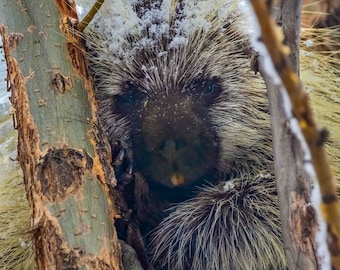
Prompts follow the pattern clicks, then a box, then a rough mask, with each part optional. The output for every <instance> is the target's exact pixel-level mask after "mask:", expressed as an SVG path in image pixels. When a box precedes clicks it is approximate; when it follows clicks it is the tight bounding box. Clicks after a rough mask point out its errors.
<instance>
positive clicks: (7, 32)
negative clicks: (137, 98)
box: [0, 0, 121, 269]
mask: <svg viewBox="0 0 340 270" xmlns="http://www.w3.org/2000/svg"><path fill="white" fill-rule="evenodd" d="M0 18H1V19H0V24H1V25H2V26H1V28H0V33H1V35H2V39H3V45H4V52H5V58H6V63H7V68H8V83H9V88H10V89H11V94H12V96H11V102H12V104H13V107H14V109H15V122H16V126H17V129H18V157H19V162H20V164H21V167H22V169H23V175H24V183H25V187H26V191H27V198H28V200H29V203H30V209H31V226H32V234H33V243H34V250H35V254H36V263H37V267H38V269H80V268H88V269H119V268H120V266H121V261H120V257H121V256H120V246H119V244H118V240H117V235H116V232H115V229H114V225H113V224H114V223H113V218H114V216H115V215H117V213H116V211H115V207H114V202H113V201H111V199H110V196H109V190H108V184H109V185H112V186H113V185H114V184H115V180H114V174H113V171H112V169H111V166H110V159H111V158H110V153H109V152H107V150H106V149H108V148H109V147H108V144H107V142H106V141H105V139H104V136H103V134H102V132H101V130H100V129H99V125H98V123H97V114H96V107H95V100H94V96H93V89H92V81H91V79H90V77H89V76H88V74H87V72H86V70H87V68H86V60H85V58H84V54H83V52H84V49H83V48H82V47H81V44H80V41H79V40H78V39H77V38H76V37H74V36H72V35H71V33H72V32H73V31H72V30H71V29H70V22H73V21H75V20H76V19H77V18H76V14H75V11H74V2H73V1H63V0H56V1H42V2H40V4H37V2H36V1H5V0H1V2H0ZM18 218H20V217H18Z"/></svg>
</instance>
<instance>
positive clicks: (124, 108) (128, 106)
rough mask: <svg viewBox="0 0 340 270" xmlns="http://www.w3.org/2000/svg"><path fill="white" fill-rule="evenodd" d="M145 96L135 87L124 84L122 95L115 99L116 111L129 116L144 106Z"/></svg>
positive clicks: (129, 83) (128, 83) (127, 83)
mask: <svg viewBox="0 0 340 270" xmlns="http://www.w3.org/2000/svg"><path fill="white" fill-rule="evenodd" d="M146 100H147V95H146V94H145V93H143V92H141V91H140V90H139V89H138V87H137V86H136V85H134V84H133V83H131V82H126V84H125V85H124V94H122V95H117V96H116V97H115V106H116V110H117V111H118V112H120V113H121V114H124V115H126V114H131V113H133V112H135V111H136V110H137V109H138V108H140V107H141V106H143V105H144V103H145V101H146Z"/></svg>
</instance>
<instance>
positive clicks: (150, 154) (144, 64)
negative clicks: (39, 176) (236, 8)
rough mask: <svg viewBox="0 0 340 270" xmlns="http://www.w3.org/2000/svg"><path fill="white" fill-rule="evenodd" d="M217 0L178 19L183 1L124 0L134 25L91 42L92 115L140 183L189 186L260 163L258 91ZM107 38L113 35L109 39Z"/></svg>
mask: <svg viewBox="0 0 340 270" xmlns="http://www.w3.org/2000/svg"><path fill="white" fill-rule="evenodd" d="M222 2H224V1H219V2H218V4H216V6H217V7H219V8H216V9H214V8H213V9H212V8H211V7H210V8H209V11H206V13H207V14H206V15H204V14H203V15H202V14H193V15H192V14H191V15H190V16H192V17H191V18H186V17H185V16H188V15H187V14H186V7H187V5H188V4H186V5H184V6H183V5H181V3H179V2H177V1H163V2H160V1H154V2H153V3H154V4H153V5H151V6H147V8H141V6H136V5H131V6H130V8H132V10H128V12H129V14H130V12H131V13H132V14H135V17H134V18H133V19H131V18H127V19H126V20H127V21H129V22H131V21H133V20H134V19H135V20H136V24H135V25H134V26H132V27H130V28H129V34H126V35H125V38H124V39H123V37H124V35H122V34H120V33H118V32H119V30H120V29H113V33H111V36H112V37H113V41H111V40H109V41H107V44H106V45H107V47H105V46H106V45H105V46H104V47H105V48H104V49H101V50H100V49H99V50H98V49H97V51H101V55H99V56H98V57H97V59H94V60H93V61H94V63H93V64H94V65H92V66H94V67H95V74H94V75H95V79H96V80H97V81H98V83H96V85H97V88H98V91H97V92H98V98H99V100H100V110H101V120H102V122H103V124H104V127H105V128H106V129H107V131H108V132H109V139H110V141H111V144H112V145H113V144H114V142H116V141H117V140H118V141H120V142H121V143H122V145H123V146H124V147H126V148H127V149H128V151H129V153H131V156H132V159H133V162H134V163H135V164H134V165H135V166H136V169H137V170H138V171H141V172H142V173H143V175H144V176H145V177H146V179H148V181H154V182H159V183H162V184H164V185H166V186H170V187H172V186H178V185H195V183H198V182H200V180H205V179H208V178H209V174H210V173H211V172H212V171H214V170H218V171H220V172H221V173H222V174H224V175H240V174H243V173H247V172H253V170H254V168H255V167H256V168H260V169H261V167H264V166H265V163H266V161H267V157H263V156H262V155H261V154H262V153H269V152H270V151H267V150H268V149H269V148H270V146H269V143H268V142H269V141H270V140H269V139H268V138H266V136H267V137H268V130H265V131H264V130H263V126H264V125H263V123H264V122H267V121H268V116H267V114H266V113H264V112H263V110H264V108H265V106H266V105H264V104H265V101H264V100H265V99H264V95H263V90H262V89H261V91H259V89H256V83H252V84H253V85H252V88H253V89H252V88H250V87H249V82H248V81H247V80H248V79H249V78H250V77H251V75H249V74H250V70H249V60H248V59H246V58H245V57H244V54H243V52H242V42H243V41H244V37H243V35H242V34H240V33H238V32H237V29H236V28H235V27H236V26H235V25H236V24H235V23H234V21H233V20H237V16H236V15H235V14H232V12H231V11H230V10H229V8H230V7H229V5H222V4H221V3H222ZM169 3H170V6H166V5H167V4H169ZM176 3H177V4H176ZM188 3H189V2H188ZM190 3H191V2H190ZM192 3H194V4H193V6H192V7H190V8H191V9H193V10H196V11H197V12H201V13H202V12H203V11H202V10H205V9H206V8H207V7H200V6H199V4H200V3H201V5H202V4H205V5H207V3H205V1H198V2H196V1H193V2H192ZM192 3H191V4H192ZM195 5H197V6H195ZM219 5H220V6H219ZM171 6H176V7H177V11H176V12H174V10H172V9H171ZM222 8H223V13H222V12H221V10H222ZM171 10H172V12H173V13H171V12H170V11H171ZM167 12H168V13H167ZM169 12H170V13H169ZM119 15H120V16H121V14H119ZM208 15H209V16H208ZM129 16H130V15H129ZM205 16H206V17H205ZM224 16H225V17H228V16H229V19H228V20H226V21H225V20H224V19H225V18H224ZM195 18H200V20H201V21H197V22H196V21H195ZM202 19H203V20H204V21H202ZM233 23H234V24H233ZM184 25H186V26H184ZM188 25H189V26H188ZM113 28H114V26H113ZM134 29H139V30H136V31H137V32H136V33H133V31H134ZM104 32H105V31H104ZM104 34H105V33H104ZM116 37H117V38H118V39H119V38H121V39H122V40H121V41H120V42H121V43H120V46H117V47H114V46H113V45H112V44H111V43H113V44H114V38H116ZM111 45H112V46H113V47H112V48H111V47H110V46H111ZM94 47H95V46H94ZM98 71H100V72H98ZM267 124H268V122H267ZM267 124H266V125H267ZM260 144H261V146H260V148H262V150H261V149H260V151H259V149H258V148H259V145H260ZM266 148H268V149H266ZM259 152H262V153H259ZM254 164H256V166H254Z"/></svg>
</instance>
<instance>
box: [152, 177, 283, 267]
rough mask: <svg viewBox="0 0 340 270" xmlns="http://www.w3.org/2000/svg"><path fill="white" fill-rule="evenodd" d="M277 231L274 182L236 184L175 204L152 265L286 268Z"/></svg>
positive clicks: (156, 235)
mask: <svg viewBox="0 0 340 270" xmlns="http://www.w3.org/2000/svg"><path fill="white" fill-rule="evenodd" d="M279 232H280V218H279V210H278V203H277V197H276V184H275V180H274V178H273V177H272V176H270V175H268V176H258V177H254V178H253V179H236V180H233V181H230V182H226V183H225V184H220V185H218V186H214V187H205V188H204V189H202V191H201V192H200V193H199V194H198V196H197V197H195V198H193V199H191V200H190V201H187V202H185V203H182V204H180V205H178V206H177V207H176V209H174V212H172V213H171V214H170V215H169V216H168V217H167V218H165V219H164V221H163V222H162V223H161V224H160V226H159V227H158V228H157V229H156V230H155V231H154V232H153V233H152V238H153V239H154V240H153V242H152V243H151V248H150V250H151V253H152V254H151V255H152V256H153V263H154V264H155V265H157V264H159V266H161V267H165V268H166V269H173V270H177V269H178V270H180V269H195V270H204V269H206V268H207V266H209V269H244V270H255V269H256V270H264V269H277V270H279V269H286V260H285V255H284V251H283V247H282V239H281V234H280V233H279ZM197 247H200V248H197ZM263 254H266V256H263ZM167 267H168V268H167Z"/></svg>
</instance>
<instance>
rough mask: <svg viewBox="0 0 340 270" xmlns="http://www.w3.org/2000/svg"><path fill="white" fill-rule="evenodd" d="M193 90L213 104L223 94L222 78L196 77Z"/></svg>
mask: <svg viewBox="0 0 340 270" xmlns="http://www.w3.org/2000/svg"><path fill="white" fill-rule="evenodd" d="M192 88H194V89H193V91H194V92H195V94H196V95H198V96H199V97H200V98H201V99H203V100H204V101H205V102H206V103H207V104H212V103H213V102H214V100H215V99H216V98H217V97H218V96H219V95H220V94H221V92H222V88H221V84H220V80H219V79H218V78H216V77H214V78H212V79H204V80H202V79H196V80H195V81H194V83H193V84H192Z"/></svg>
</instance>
